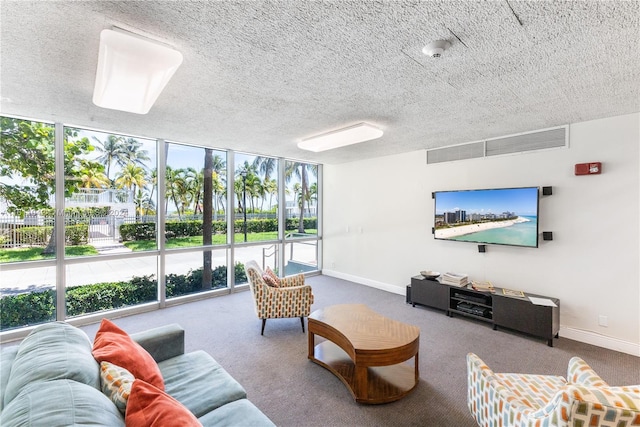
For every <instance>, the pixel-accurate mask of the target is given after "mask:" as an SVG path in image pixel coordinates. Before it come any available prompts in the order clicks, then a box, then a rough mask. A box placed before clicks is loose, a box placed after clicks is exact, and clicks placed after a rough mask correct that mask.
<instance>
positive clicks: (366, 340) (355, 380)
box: [308, 304, 420, 403]
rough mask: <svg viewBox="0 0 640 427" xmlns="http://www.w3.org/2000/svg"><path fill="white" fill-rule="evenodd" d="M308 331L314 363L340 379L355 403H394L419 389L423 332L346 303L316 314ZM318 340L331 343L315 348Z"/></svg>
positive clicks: (310, 351) (359, 306)
mask: <svg viewBox="0 0 640 427" xmlns="http://www.w3.org/2000/svg"><path fill="white" fill-rule="evenodd" d="M308 330H309V359H311V360H312V361H313V362H315V363H317V364H319V365H320V366H323V367H325V368H327V369H328V370H329V371H331V372H333V374H334V375H336V376H337V377H338V378H340V380H342V382H343V383H344V384H345V385H346V386H347V389H348V390H349V391H350V392H351V394H352V395H353V397H354V398H355V400H356V402H359V403H386V402H393V401H394V400H398V399H400V398H402V397H404V396H406V395H407V394H408V393H409V392H410V391H411V390H413V389H414V388H415V387H416V385H418V381H419V379H420V374H419V371H418V350H419V344H420V329H419V328H418V327H416V326H412V325H408V324H406V323H402V322H398V321H396V320H392V319H389V318H387V317H384V316H382V315H380V314H378V313H376V312H375V311H373V310H371V309H370V308H369V307H367V306H366V305H364V304H341V305H332V306H329V307H326V308H324V309H321V310H316V311H314V312H313V313H311V315H310V316H309V325H308ZM315 335H319V336H321V337H324V338H326V341H325V340H323V341H322V342H320V343H319V344H317V345H316V343H315V341H316V340H315ZM412 357H415V359H414V363H413V366H410V364H408V363H405V362H406V361H407V360H409V359H411V358H412Z"/></svg>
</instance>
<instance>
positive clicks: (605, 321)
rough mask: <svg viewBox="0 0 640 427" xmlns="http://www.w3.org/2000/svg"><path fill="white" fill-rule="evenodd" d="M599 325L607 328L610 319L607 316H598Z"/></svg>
mask: <svg viewBox="0 0 640 427" xmlns="http://www.w3.org/2000/svg"><path fill="white" fill-rule="evenodd" d="M598 325H600V326H604V327H605V328H606V327H607V326H609V319H608V318H607V316H603V315H602V314H601V315H600V316H598Z"/></svg>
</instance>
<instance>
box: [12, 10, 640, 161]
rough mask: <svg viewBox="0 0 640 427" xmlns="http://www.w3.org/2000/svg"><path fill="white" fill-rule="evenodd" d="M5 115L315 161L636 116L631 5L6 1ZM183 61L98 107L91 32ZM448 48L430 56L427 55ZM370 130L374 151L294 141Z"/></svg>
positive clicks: (638, 31)
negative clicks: (145, 40)
mask: <svg viewBox="0 0 640 427" xmlns="http://www.w3.org/2000/svg"><path fill="white" fill-rule="evenodd" d="M0 12H1V29H0V31H1V33H0V37H1V39H0V41H1V45H0V49H1V50H0V83H1V86H0V102H1V106H0V111H1V112H2V113H3V114H10V115H19V116H26V117H32V118H37V119H43V120H52V121H60V122H64V123H69V124H73V125H79V126H85V127H90V128H95V129H100V130H108V131H114V132H123V133H127V134H132V135H138V136H148V137H161V138H165V139H167V140H172V141H177V142H186V143H194V144H198V145H205V146H212V147H216V148H232V149H235V150H238V151H246V152H252V153H259V154H264V155H274V156H283V157H288V158H293V159H300V160H307V161H313V162H320V163H341V162H347V161H353V160H358V159H364V158H370V157H376V156H384V155H389V154H394V153H401V152H408V151H413V150H418V149H424V148H434V147H440V146H446V145H452V144H459V143H463V142H470V141H477V140H480V139H484V138H493V137H498V136H503V135H510V134H514V133H519V132H526V131H532V130H538V129H543V128H548V127H553V126H558V125H563V124H567V123H575V122H581V121H586V120H591V119H596V118H602V117H609V116H614V115H620V114H627V113H632V112H638V111H640V84H639V82H640V2H638V1H577V2H568V1H517V0H510V1H508V2H507V1H488V2H487V1H484V2H480V1H443V2H440V1H400V0H398V1H376V2H374V1H364V0H361V1H303V0H293V1H269V2H266V1H246V2H245V1H243V2H240V1H211V2H205V1H199V2H194V1H137V2H134V1H126V2H125V1H114V2H110V1H87V2H76V1H33V2H30V1H7V0H1V9H0ZM113 26H119V27H121V28H124V29H128V30H132V31H135V32H138V33H140V34H144V35H148V36H150V37H153V38H156V39H158V40H161V41H163V42H166V43H168V44H170V45H172V46H173V47H174V48H176V49H177V50H179V51H180V52H182V54H183V55H184V62H183V64H182V66H181V67H180V68H179V69H178V71H177V73H176V74H175V76H174V77H173V79H172V80H171V81H170V82H169V85H168V86H167V87H166V89H165V91H164V92H163V93H162V94H161V95H160V97H159V99H158V101H157V102H156V104H155V105H154V106H153V107H152V109H151V111H150V112H149V114H146V115H137V114H131V113H124V112H118V111H113V110H107V109H102V108H99V107H96V106H95V105H94V104H93V103H92V95H93V85H94V79H95V70H96V63H97V58H98V41H99V35H100V31H101V30H103V29H107V28H112V27H113ZM438 39H446V40H449V41H450V42H451V47H450V48H449V49H448V50H447V51H446V52H445V54H444V55H443V56H442V57H441V58H438V59H435V58H430V57H427V56H425V55H423V54H422V52H421V49H422V47H423V46H424V45H425V44H427V43H429V42H431V41H434V40H438ZM361 121H367V122H369V123H372V124H375V125H377V126H378V127H380V128H382V129H383V130H384V131H385V134H384V136H383V137H382V138H380V139H377V140H374V141H370V142H365V143H362V144H358V145H353V146H350V147H345V148H341V149H337V150H332V151H328V152H323V153H311V152H307V151H304V150H300V149H298V148H297V146H296V144H297V142H298V141H300V140H301V139H303V138H307V137H310V136H313V135H314V134H319V133H323V132H326V131H329V130H333V129H336V128H340V127H344V126H348V125H351V124H354V123H357V122H361Z"/></svg>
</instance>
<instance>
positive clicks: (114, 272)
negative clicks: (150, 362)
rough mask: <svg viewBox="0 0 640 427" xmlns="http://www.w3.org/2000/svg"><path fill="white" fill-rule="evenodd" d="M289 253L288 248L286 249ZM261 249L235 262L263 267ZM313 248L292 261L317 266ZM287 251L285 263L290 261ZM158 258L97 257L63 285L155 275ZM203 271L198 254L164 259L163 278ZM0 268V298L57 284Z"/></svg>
mask: <svg viewBox="0 0 640 427" xmlns="http://www.w3.org/2000/svg"><path fill="white" fill-rule="evenodd" d="M99 246H100V248H99V249H98V250H99V253H104V254H113V253H123V252H130V251H129V250H128V249H127V248H125V247H124V246H122V245H118V244H117V243H113V242H110V243H109V244H104V243H103V244H101V245H99ZM287 248H288V249H289V248H290V246H289V245H287ZM262 249H263V247H261V246H254V247H248V248H235V260H236V262H242V263H244V262H246V261H248V260H256V261H257V262H258V264H261V263H262ZM315 250H316V247H315V245H308V244H301V243H298V244H294V249H293V255H294V256H293V260H296V261H300V262H302V263H310V264H313V263H315V262H316V252H315ZM212 255H213V256H212V258H213V259H212V263H213V266H214V268H215V266H219V265H226V263H227V259H226V250H224V249H220V250H214V251H213V254H212ZM290 255H291V254H290V253H289V251H287V259H289V257H290ZM157 263H158V262H157V257H153V256H151V257H141V258H138V257H135V258H126V259H118V260H109V261H100V256H96V257H95V261H94V260H92V261H91V262H85V263H82V264H71V265H67V270H66V283H67V286H77V285H87V284H91V283H100V282H106V281H109V282H111V281H120V280H130V279H131V277H133V276H146V275H152V274H153V275H157V268H158V267H157ZM267 263H268V265H270V266H271V267H272V268H273V267H274V264H273V263H274V261H273V257H271V258H268V260H267ZM201 267H202V255H201V253H200V252H198V253H178V254H168V255H167V256H166V267H165V272H166V274H171V273H173V274H186V273H188V272H189V270H196V269H198V268H201ZM1 270H2V265H1V264H0V294H1V295H9V294H17V293H23V292H30V291H37V290H44V289H51V288H53V287H54V284H55V280H56V268H55V267H54V266H51V267H38V268H29V269H24V270H13V271H1Z"/></svg>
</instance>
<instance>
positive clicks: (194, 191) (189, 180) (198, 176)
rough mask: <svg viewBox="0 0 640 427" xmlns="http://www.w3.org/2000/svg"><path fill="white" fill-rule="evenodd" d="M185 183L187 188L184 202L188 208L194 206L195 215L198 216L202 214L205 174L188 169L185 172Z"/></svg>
mask: <svg viewBox="0 0 640 427" xmlns="http://www.w3.org/2000/svg"><path fill="white" fill-rule="evenodd" d="M184 181H185V186H186V192H185V193H184V200H185V202H186V206H187V208H189V206H190V205H191V204H193V213H194V214H197V213H198V212H199V211H200V212H202V191H203V185H204V172H202V171H200V172H198V171H196V170H195V169H194V168H192V167H188V168H187V169H185V171H184Z"/></svg>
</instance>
